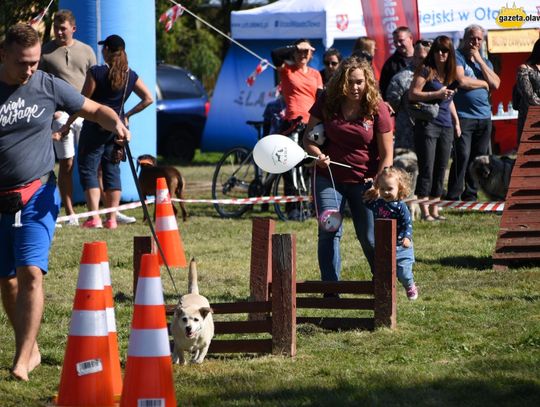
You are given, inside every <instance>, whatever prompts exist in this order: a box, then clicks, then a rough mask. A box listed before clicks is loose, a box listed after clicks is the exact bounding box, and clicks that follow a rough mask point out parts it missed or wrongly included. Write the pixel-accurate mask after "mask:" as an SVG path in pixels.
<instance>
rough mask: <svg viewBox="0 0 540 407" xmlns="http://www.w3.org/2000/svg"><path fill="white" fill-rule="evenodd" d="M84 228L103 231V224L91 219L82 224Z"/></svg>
mask: <svg viewBox="0 0 540 407" xmlns="http://www.w3.org/2000/svg"><path fill="white" fill-rule="evenodd" d="M82 227H83V228H88V229H101V228H102V227H103V224H102V223H101V219H94V218H90V219H88V220H87V221H85V222H84V223H83V224H82Z"/></svg>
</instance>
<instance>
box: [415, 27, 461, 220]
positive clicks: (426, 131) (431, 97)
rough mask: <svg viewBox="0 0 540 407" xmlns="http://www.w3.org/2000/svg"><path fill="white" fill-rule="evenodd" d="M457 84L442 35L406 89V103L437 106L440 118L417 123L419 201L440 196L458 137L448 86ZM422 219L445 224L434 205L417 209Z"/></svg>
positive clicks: (448, 43)
mask: <svg viewBox="0 0 540 407" xmlns="http://www.w3.org/2000/svg"><path fill="white" fill-rule="evenodd" d="M455 80H456V53H455V50H454V45H453V44H452V40H451V39H450V38H448V37H447V36H445V35H441V36H439V37H437V38H435V40H434V41H433V45H432V46H431V49H430V50H429V53H428V54H427V56H426V58H425V59H424V62H423V63H422V64H421V65H420V66H418V67H417V68H416V71H415V72H414V77H413V81H412V83H411V87H410V89H409V100H410V101H413V102H427V103H437V104H439V114H438V115H437V117H436V118H435V119H433V120H431V121H429V122H428V121H422V120H417V121H416V122H415V125H414V141H415V147H416V154H417V155H418V170H419V175H418V181H417V184H416V195H418V198H419V199H423V198H427V197H429V198H430V199H439V198H440V197H441V195H442V193H443V188H444V185H443V184H444V176H445V172H446V167H447V165H448V160H449V159H450V151H451V148H452V140H453V136H455V137H459V136H460V135H461V128H460V126H459V119H458V116H457V112H456V108H455V106H454V102H453V100H452V98H453V96H454V93H455V91H454V90H451V89H449V88H448V85H449V84H451V83H452V82H454V81H455ZM420 208H421V210H422V219H424V220H427V221H434V220H444V219H445V218H444V217H443V216H441V215H439V207H438V206H437V205H432V206H431V213H430V206H428V205H422V204H421V205H420Z"/></svg>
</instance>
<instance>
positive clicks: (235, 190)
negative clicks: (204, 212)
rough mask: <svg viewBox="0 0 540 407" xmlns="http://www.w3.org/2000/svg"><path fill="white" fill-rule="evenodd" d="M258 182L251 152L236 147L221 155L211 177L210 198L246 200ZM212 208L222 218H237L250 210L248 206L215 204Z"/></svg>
mask: <svg viewBox="0 0 540 407" xmlns="http://www.w3.org/2000/svg"><path fill="white" fill-rule="evenodd" d="M260 182H261V181H260V180H259V179H258V177H257V168H256V166H255V163H254V162H253V156H252V154H251V151H249V150H248V149H246V148H243V147H236V148H233V149H231V150H229V151H227V152H226V153H225V154H223V157H221V159H220V160H219V162H218V163H217V165H216V169H215V171H214V176H213V177H212V198H213V199H231V198H239V199H243V198H247V197H249V196H250V190H251V189H253V188H254V187H255V186H256V184H258V183H260ZM214 208H216V211H217V213H219V216H221V217H222V218H238V217H240V216H242V214H243V213H245V212H246V211H247V210H248V209H249V208H250V205H228V204H227V205H224V204H219V203H215V204H214Z"/></svg>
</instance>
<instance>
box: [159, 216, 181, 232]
mask: <svg viewBox="0 0 540 407" xmlns="http://www.w3.org/2000/svg"><path fill="white" fill-rule="evenodd" d="M156 230H159V231H160V232H166V231H169V230H178V224H177V223H176V217H175V216H174V215H172V216H160V217H159V218H156Z"/></svg>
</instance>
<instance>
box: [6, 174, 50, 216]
mask: <svg viewBox="0 0 540 407" xmlns="http://www.w3.org/2000/svg"><path fill="white" fill-rule="evenodd" d="M47 178H48V177H47ZM46 182H47V180H45V181H44V180H43V177H42V178H38V179H36V180H34V181H32V182H30V183H29V184H26V185H23V186H20V187H17V188H15V189H11V190H9V191H0V213H17V212H19V211H20V210H21V209H22V208H23V207H24V205H26V204H27V203H28V201H29V200H30V198H32V196H33V195H34V194H35V193H36V191H37V190H38V189H39V188H40V187H41V186H42V185H43V184H45V183H46Z"/></svg>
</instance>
